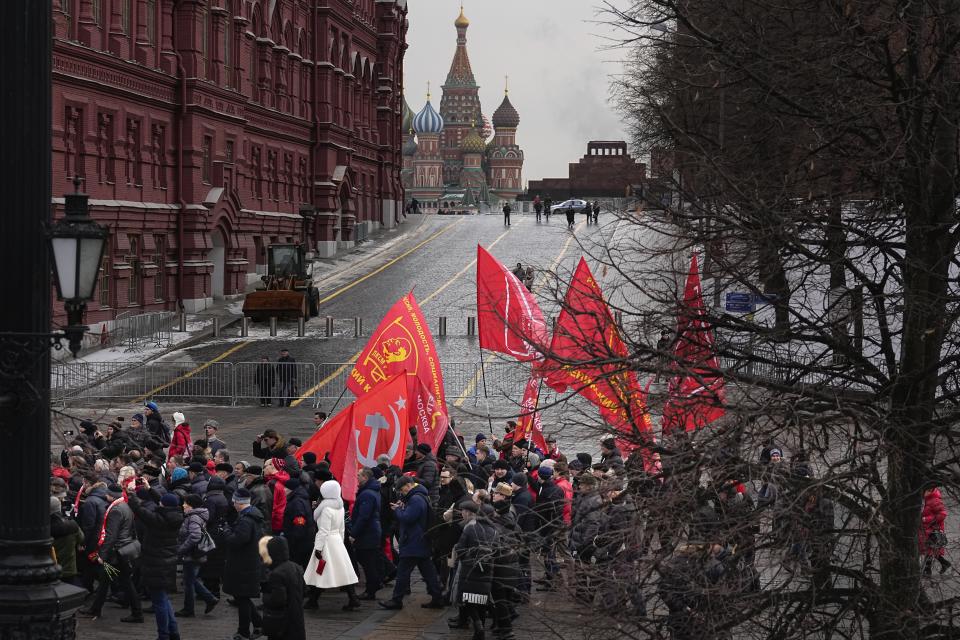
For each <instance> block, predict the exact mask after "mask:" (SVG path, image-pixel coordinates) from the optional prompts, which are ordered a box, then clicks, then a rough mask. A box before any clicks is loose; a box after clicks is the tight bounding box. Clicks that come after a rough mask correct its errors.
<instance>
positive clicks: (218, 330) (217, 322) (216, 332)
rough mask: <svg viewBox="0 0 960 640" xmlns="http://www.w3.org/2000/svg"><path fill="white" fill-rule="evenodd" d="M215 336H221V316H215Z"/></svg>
mask: <svg viewBox="0 0 960 640" xmlns="http://www.w3.org/2000/svg"><path fill="white" fill-rule="evenodd" d="M213 337H214V338H219V337H220V318H219V317H217V316H214V318H213Z"/></svg>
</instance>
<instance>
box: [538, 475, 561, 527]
mask: <svg viewBox="0 0 960 640" xmlns="http://www.w3.org/2000/svg"><path fill="white" fill-rule="evenodd" d="M533 510H534V513H536V514H537V517H538V524H539V525H540V527H541V533H542V535H543V537H545V538H546V537H548V536H551V535H553V534H554V533H556V531H557V529H558V528H559V526H560V524H561V523H562V520H563V489H561V488H560V487H558V486H557V485H556V484H555V483H554V482H553V480H552V479H548V480H543V481H541V483H540V492H539V494H538V495H537V504H536V506H535V507H534V508H533Z"/></svg>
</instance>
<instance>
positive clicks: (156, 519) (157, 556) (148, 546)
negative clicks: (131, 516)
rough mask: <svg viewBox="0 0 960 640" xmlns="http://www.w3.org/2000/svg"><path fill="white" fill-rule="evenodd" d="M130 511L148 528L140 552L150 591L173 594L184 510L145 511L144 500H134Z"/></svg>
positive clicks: (132, 497) (145, 580)
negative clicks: (142, 501)
mask: <svg viewBox="0 0 960 640" xmlns="http://www.w3.org/2000/svg"><path fill="white" fill-rule="evenodd" d="M130 507H131V508H132V509H133V512H134V513H135V514H136V516H137V518H139V519H140V520H141V521H142V522H143V523H144V524H145V525H146V536H145V537H144V539H143V546H142V550H141V552H140V574H141V582H142V583H143V586H144V587H146V588H147V590H149V591H172V590H173V589H174V588H175V587H176V583H177V557H178V556H177V548H178V544H177V541H178V536H179V535H180V527H181V526H182V525H183V510H182V509H181V508H180V507H164V506H163V505H161V506H159V507H157V509H156V510H150V509H145V508H144V507H143V504H142V503H141V502H140V499H139V498H137V497H136V496H130Z"/></svg>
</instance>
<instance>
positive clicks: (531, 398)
mask: <svg viewBox="0 0 960 640" xmlns="http://www.w3.org/2000/svg"><path fill="white" fill-rule="evenodd" d="M540 380H541V378H540V376H538V375H536V374H535V373H532V374H530V379H529V380H527V385H526V387H525V388H524V390H523V401H522V402H521V403H520V416H519V417H518V418H517V428H516V429H515V430H514V432H513V437H512V440H513V441H514V442H517V441H519V440H520V439H521V438H523V439H527V440H529V441H530V442H532V443H533V445H534V446H536V447H539V448H540V450H541V451H543V452H546V451H547V442H546V440H545V439H544V437H543V420H542V419H541V415H540V412H539V411H538V410H537V409H538V405H539V403H540Z"/></svg>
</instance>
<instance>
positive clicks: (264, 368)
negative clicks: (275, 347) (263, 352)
mask: <svg viewBox="0 0 960 640" xmlns="http://www.w3.org/2000/svg"><path fill="white" fill-rule="evenodd" d="M253 379H254V382H256V384H257V392H258V393H259V394H260V406H261V407H269V406H271V405H272V404H273V385H274V382H275V381H276V375H275V372H274V370H273V365H271V364H270V358H268V357H267V356H263V357H261V358H260V364H258V365H257V372H256V373H255V374H254V378H253Z"/></svg>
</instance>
